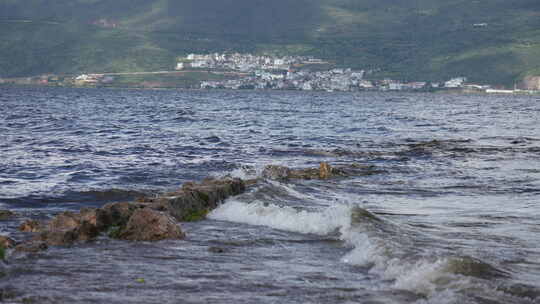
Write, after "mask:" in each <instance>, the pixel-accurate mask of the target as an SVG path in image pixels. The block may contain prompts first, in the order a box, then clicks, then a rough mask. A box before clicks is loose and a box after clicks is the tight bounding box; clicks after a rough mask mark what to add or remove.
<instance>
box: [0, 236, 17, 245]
mask: <svg viewBox="0 0 540 304" xmlns="http://www.w3.org/2000/svg"><path fill="white" fill-rule="evenodd" d="M0 247H2V248H13V247H15V240H13V239H11V238H9V237H7V236H3V235H0Z"/></svg>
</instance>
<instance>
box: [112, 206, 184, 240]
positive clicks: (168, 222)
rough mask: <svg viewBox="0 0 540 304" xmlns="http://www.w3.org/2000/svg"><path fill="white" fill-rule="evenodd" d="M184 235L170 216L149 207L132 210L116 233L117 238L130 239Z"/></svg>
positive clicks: (159, 238) (156, 238) (157, 238)
mask: <svg viewBox="0 0 540 304" xmlns="http://www.w3.org/2000/svg"><path fill="white" fill-rule="evenodd" d="M184 237H185V234H184V233H183V232H182V230H180V226H179V225H178V224H177V223H176V221H175V219H174V218H173V217H172V216H170V215H169V214H167V213H165V212H160V211H156V210H152V209H150V208H144V209H138V210H136V211H135V212H133V215H131V217H130V218H129V221H128V222H127V224H126V226H125V228H124V229H122V230H121V231H120V233H119V235H118V238H120V239H123V240H130V241H159V240H164V239H183V238H184Z"/></svg>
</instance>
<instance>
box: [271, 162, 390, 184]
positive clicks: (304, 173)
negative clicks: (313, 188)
mask: <svg viewBox="0 0 540 304" xmlns="http://www.w3.org/2000/svg"><path fill="white" fill-rule="evenodd" d="M379 173H384V171H382V170H379V169H377V168H376V167H375V166H371V165H360V164H351V165H347V166H336V167H332V166H330V165H329V164H328V163H326V162H321V163H320V165H319V168H307V169H290V168H288V167H284V166H277V165H269V166H266V167H265V168H264V169H263V172H262V177H263V178H267V179H274V180H288V179H306V180H310V179H321V180H323V179H329V178H336V177H347V176H362V175H372V174H379Z"/></svg>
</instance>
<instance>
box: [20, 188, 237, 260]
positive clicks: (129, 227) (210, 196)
mask: <svg viewBox="0 0 540 304" xmlns="http://www.w3.org/2000/svg"><path fill="white" fill-rule="evenodd" d="M245 189H246V186H245V184H244V182H243V181H242V180H240V179H233V178H224V179H207V180H204V181H203V182H201V183H186V184H184V185H183V186H182V188H181V189H180V190H178V191H176V192H171V193H167V194H165V195H163V196H161V197H158V198H147V199H139V200H138V201H136V202H118V203H110V204H106V205H105V206H103V207H101V208H83V209H81V210H80V212H78V213H76V212H70V211H66V212H62V213H60V214H58V215H57V216H56V217H54V218H53V219H52V220H50V221H49V222H48V223H46V224H41V223H39V222H37V221H31V220H29V221H26V222H25V223H23V224H22V225H21V226H20V230H22V231H26V232H34V233H37V235H36V236H35V237H34V238H33V239H32V240H31V242H29V243H25V244H24V245H25V246H26V247H25V246H21V247H20V248H19V250H20V251H36V250H41V249H40V248H43V247H44V246H45V247H46V246H66V245H71V244H73V243H75V242H86V241H91V240H94V239H95V238H96V237H97V236H98V235H99V234H100V233H103V232H108V235H109V236H110V237H113V238H118V239H123V240H131V241H158V240H163V239H182V238H184V237H185V234H184V233H183V232H182V230H181V228H180V226H179V224H178V223H177V221H185V220H190V219H194V214H196V215H197V216H198V217H200V216H201V215H203V216H204V215H205V214H206V213H207V212H208V211H209V210H212V209H214V208H216V207H217V206H218V205H219V203H220V202H222V201H223V200H225V199H226V198H228V197H229V196H232V195H238V194H241V193H242V192H244V191H245Z"/></svg>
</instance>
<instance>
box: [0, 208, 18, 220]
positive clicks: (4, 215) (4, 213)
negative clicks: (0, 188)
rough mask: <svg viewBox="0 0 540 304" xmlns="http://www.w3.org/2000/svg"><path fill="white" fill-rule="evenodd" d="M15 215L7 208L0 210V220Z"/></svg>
mask: <svg viewBox="0 0 540 304" xmlns="http://www.w3.org/2000/svg"><path fill="white" fill-rule="evenodd" d="M14 216H15V213H13V212H11V211H9V210H0V221H5V220H8V219H10V218H12V217H14Z"/></svg>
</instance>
